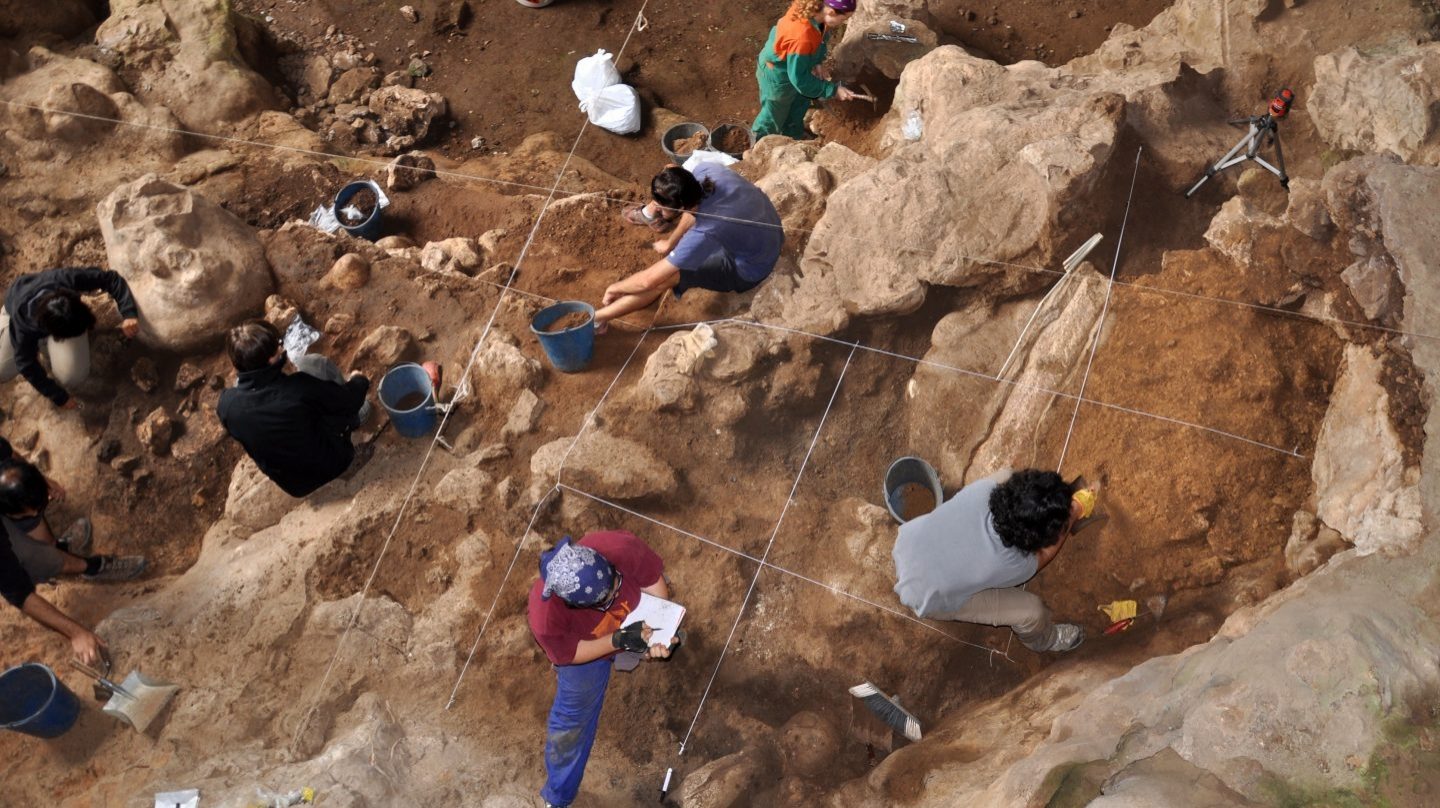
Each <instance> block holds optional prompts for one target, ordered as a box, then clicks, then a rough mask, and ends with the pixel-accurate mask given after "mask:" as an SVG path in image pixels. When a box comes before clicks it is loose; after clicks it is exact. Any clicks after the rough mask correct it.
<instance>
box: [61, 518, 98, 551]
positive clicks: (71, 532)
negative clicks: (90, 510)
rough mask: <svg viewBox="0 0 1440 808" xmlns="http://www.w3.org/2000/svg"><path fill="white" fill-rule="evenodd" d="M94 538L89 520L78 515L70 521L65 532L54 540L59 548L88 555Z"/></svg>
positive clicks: (93, 530)
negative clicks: (58, 539)
mask: <svg viewBox="0 0 1440 808" xmlns="http://www.w3.org/2000/svg"><path fill="white" fill-rule="evenodd" d="M94 538H95V529H94V528H93V527H92V526H91V524H90V520H89V519H87V518H85V517H83V516H82V517H80V518H79V519H76V520H75V521H74V522H71V523H70V527H68V528H66V530H65V534H64V535H62V536H61V537H60V541H59V542H56V543H57V544H58V545H59V547H60V549H61V550H64V551H65V552H67V553H69V554H71V555H77V556H82V557H83V556H88V555H90V544H91V540H92V539H94Z"/></svg>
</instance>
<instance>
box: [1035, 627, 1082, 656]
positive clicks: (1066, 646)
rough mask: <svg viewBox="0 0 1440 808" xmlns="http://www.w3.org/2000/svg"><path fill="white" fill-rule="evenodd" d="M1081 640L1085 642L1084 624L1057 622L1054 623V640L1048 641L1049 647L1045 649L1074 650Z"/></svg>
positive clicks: (1053, 650) (1056, 651)
mask: <svg viewBox="0 0 1440 808" xmlns="http://www.w3.org/2000/svg"><path fill="white" fill-rule="evenodd" d="M1082 642H1085V628H1084V626H1077V625H1075V624H1074V623H1057V624H1056V625H1055V641H1054V642H1052V643H1050V647H1049V648H1047V649H1045V650H1047V651H1049V652H1051V653H1060V652H1062V651H1074V650H1075V649H1076V648H1079V647H1080V643H1082Z"/></svg>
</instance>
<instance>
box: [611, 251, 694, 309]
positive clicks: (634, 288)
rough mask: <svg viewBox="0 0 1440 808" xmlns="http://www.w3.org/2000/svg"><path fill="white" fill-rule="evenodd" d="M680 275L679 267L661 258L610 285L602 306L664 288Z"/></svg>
mask: <svg viewBox="0 0 1440 808" xmlns="http://www.w3.org/2000/svg"><path fill="white" fill-rule="evenodd" d="M678 274H680V268H679V267H677V266H675V265H674V264H672V263H670V261H669V259H666V258H661V259H660V260H659V261H656V262H655V263H653V264H651V265H650V266H648V267H646V268H645V269H642V270H640V271H639V272H636V273H635V274H633V275H631V276H629V277H628V278H624V279H623V280H619V281H616V282H615V283H612V284H610V286H609V287H608V288H607V289H606V290H605V296H604V297H603V298H602V299H601V305H604V306H608V305H610V304H611V303H614V302H615V301H616V300H618V299H620V298H622V297H624V296H625V295H639V294H644V293H645V292H648V291H650V290H652V289H658V288H662V284H664V282H665V281H666V280H668V279H670V278H671V277H674V276H676V275H678Z"/></svg>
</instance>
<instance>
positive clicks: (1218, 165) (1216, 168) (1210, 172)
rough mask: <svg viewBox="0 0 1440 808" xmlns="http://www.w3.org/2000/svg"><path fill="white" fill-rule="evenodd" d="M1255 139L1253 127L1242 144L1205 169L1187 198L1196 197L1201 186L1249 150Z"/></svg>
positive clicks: (1241, 141)
mask: <svg viewBox="0 0 1440 808" xmlns="http://www.w3.org/2000/svg"><path fill="white" fill-rule="evenodd" d="M1254 139H1255V127H1253V126H1252V127H1250V134H1248V135H1246V136H1245V137H1242V138H1240V142H1239V143H1236V144H1235V146H1234V147H1233V148H1232V149H1230V151H1228V152H1225V156H1224V157H1221V158H1220V159H1219V160H1216V161H1215V165H1213V166H1206V167H1205V173H1204V174H1203V175H1201V177H1200V179H1198V180H1196V181H1195V184H1194V185H1193V186H1191V187H1190V190H1188V191H1186V192H1185V198H1186V199H1189V198H1190V197H1192V196H1194V195H1195V192H1196V191H1198V190H1200V186H1202V185H1204V184H1205V181H1206V180H1208V179H1210V178H1211V177H1213V176H1215V175H1216V174H1217V173H1218V172H1220V171H1222V170H1224V169H1225V168H1226V167H1227V166H1228V165H1230V158H1232V157H1234V156H1235V155H1237V154H1239V153H1240V151H1241V150H1242V149H1245V148H1247V147H1248V146H1249V145H1250V142H1251V141H1252V140H1254Z"/></svg>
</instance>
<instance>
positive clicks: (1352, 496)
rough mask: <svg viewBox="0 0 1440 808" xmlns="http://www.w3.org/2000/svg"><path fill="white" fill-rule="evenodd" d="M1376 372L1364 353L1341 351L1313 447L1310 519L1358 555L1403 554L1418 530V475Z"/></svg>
mask: <svg viewBox="0 0 1440 808" xmlns="http://www.w3.org/2000/svg"><path fill="white" fill-rule="evenodd" d="M1382 373H1383V363H1382V360H1381V358H1380V357H1378V356H1375V355H1374V353H1373V352H1372V351H1371V349H1370V348H1369V347H1367V346H1364V345H1351V346H1349V347H1348V348H1346V349H1345V370H1344V372H1343V373H1342V374H1341V376H1340V381H1339V382H1338V383H1337V384H1336V385H1335V392H1334V393H1333V394H1331V396H1330V408H1329V410H1327V411H1326V413H1325V422H1324V423H1323V424H1322V425H1321V427H1320V437H1319V438H1318V439H1317V440H1316V441H1315V462H1314V467H1313V469H1312V474H1313V476H1314V478H1315V499H1316V506H1315V508H1316V510H1315V513H1316V515H1318V516H1319V517H1320V519H1321V520H1322V521H1324V523H1325V524H1326V525H1328V526H1330V527H1332V528H1334V529H1335V530H1337V531H1339V532H1340V535H1341V536H1343V537H1345V539H1347V540H1348V541H1350V542H1353V543H1354V544H1355V549H1356V550H1357V551H1358V552H1360V553H1361V554H1368V553H1374V552H1377V551H1384V552H1387V553H1392V554H1405V553H1408V552H1410V551H1413V550H1414V549H1415V545H1416V542H1418V541H1419V540H1420V536H1421V533H1422V529H1423V526H1422V524H1421V508H1420V490H1419V485H1420V469H1419V468H1417V467H1414V466H1407V465H1406V463H1405V452H1404V446H1403V445H1402V444H1401V441H1400V437H1399V436H1398V435H1396V433H1395V428H1394V427H1393V426H1392V425H1391V423H1390V413H1389V403H1390V397H1389V394H1388V393H1386V391H1385V388H1384V386H1383V384H1382V383H1381V378H1380V377H1381V374H1382Z"/></svg>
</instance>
